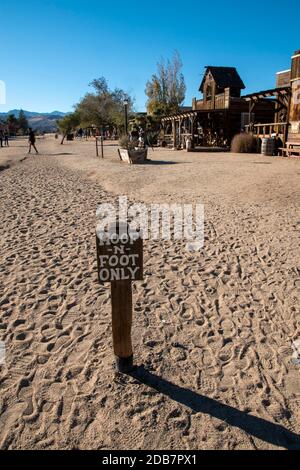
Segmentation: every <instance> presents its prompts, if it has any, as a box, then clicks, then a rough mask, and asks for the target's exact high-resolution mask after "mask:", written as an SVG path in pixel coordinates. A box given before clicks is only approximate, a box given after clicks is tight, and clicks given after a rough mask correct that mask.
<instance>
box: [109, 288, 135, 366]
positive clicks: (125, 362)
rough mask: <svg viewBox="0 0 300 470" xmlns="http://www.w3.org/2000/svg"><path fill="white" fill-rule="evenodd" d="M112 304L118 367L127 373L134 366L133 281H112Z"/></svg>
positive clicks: (113, 331) (114, 342)
mask: <svg viewBox="0 0 300 470" xmlns="http://www.w3.org/2000/svg"><path fill="white" fill-rule="evenodd" d="M111 304H112V333H113V344H114V353H115V356H116V368H117V370H118V371H119V372H123V373H127V372H130V370H131V369H132V367H133V351H132V342H131V325H132V286H131V281H113V282H111Z"/></svg>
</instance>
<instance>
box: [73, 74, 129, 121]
mask: <svg viewBox="0 0 300 470" xmlns="http://www.w3.org/2000/svg"><path fill="white" fill-rule="evenodd" d="M90 86H92V87H93V89H94V91H93V92H92V93H87V94H86V95H85V96H84V97H83V99H82V100H81V101H80V102H79V103H78V104H77V106H76V111H77V112H78V113H79V114H80V117H81V123H82V126H83V127H87V126H95V127H97V128H98V129H102V128H103V127H105V126H115V127H117V128H118V129H119V130H121V129H123V128H124V101H125V100H126V101H127V102H128V112H129V114H130V113H131V110H132V106H133V100H132V98H131V97H130V96H129V95H128V93H126V92H125V91H124V90H122V89H120V88H115V89H114V90H110V89H109V87H108V84H107V81H106V80H105V78H104V77H101V78H98V79H95V80H93V81H92V82H91V83H90Z"/></svg>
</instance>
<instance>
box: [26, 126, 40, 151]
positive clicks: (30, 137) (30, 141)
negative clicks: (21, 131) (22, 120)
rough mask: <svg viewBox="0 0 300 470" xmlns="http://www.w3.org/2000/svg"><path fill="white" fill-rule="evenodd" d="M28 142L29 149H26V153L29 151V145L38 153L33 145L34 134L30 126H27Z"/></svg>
mask: <svg viewBox="0 0 300 470" xmlns="http://www.w3.org/2000/svg"><path fill="white" fill-rule="evenodd" d="M28 143H29V150H28V153H31V147H33V148H34V150H35V151H36V153H39V152H38V150H37V148H36V146H35V134H34V132H33V130H32V128H31V127H29V137H28Z"/></svg>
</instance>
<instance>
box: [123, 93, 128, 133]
mask: <svg viewBox="0 0 300 470" xmlns="http://www.w3.org/2000/svg"><path fill="white" fill-rule="evenodd" d="M124 113H125V134H126V135H128V100H124Z"/></svg>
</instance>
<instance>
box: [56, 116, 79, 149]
mask: <svg viewBox="0 0 300 470" xmlns="http://www.w3.org/2000/svg"><path fill="white" fill-rule="evenodd" d="M80 122H81V118H80V114H79V113H78V112H77V111H75V112H74V113H70V114H67V115H66V116H64V117H63V118H62V119H59V120H58V121H57V125H58V128H59V131H60V132H61V134H62V140H61V145H62V144H63V143H64V140H65V138H66V136H67V134H69V133H70V132H72V131H73V130H75V129H76V128H77V127H78V126H79V125H80Z"/></svg>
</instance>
